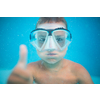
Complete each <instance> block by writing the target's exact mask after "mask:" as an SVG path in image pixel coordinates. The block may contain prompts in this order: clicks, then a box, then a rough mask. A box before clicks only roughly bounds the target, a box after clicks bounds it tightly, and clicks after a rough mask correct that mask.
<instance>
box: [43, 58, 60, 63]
mask: <svg viewBox="0 0 100 100" xmlns="http://www.w3.org/2000/svg"><path fill="white" fill-rule="evenodd" d="M44 61H45V62H46V63H48V64H55V63H57V62H59V60H57V59H48V60H44Z"/></svg>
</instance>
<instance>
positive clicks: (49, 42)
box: [44, 36, 57, 51]
mask: <svg viewBox="0 0 100 100" xmlns="http://www.w3.org/2000/svg"><path fill="white" fill-rule="evenodd" d="M44 49H46V50H50V51H51V50H55V49H57V46H56V44H55V42H54V40H53V37H52V36H49V37H48V40H47V43H46V45H45V48H44Z"/></svg>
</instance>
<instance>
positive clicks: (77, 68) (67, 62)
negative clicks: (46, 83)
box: [64, 59, 86, 71]
mask: <svg viewBox="0 0 100 100" xmlns="http://www.w3.org/2000/svg"><path fill="white" fill-rule="evenodd" d="M64 63H65V66H69V67H70V68H71V69H72V70H74V71H82V70H86V69H85V68H84V67H83V66H82V65H81V64H79V63H76V62H74V61H71V60H67V59H64Z"/></svg>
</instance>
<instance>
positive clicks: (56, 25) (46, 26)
mask: <svg viewBox="0 0 100 100" xmlns="http://www.w3.org/2000/svg"><path fill="white" fill-rule="evenodd" d="M37 28H43V29H56V28H66V26H65V24H64V23H62V22H58V23H43V24H40V25H38V26H37Z"/></svg>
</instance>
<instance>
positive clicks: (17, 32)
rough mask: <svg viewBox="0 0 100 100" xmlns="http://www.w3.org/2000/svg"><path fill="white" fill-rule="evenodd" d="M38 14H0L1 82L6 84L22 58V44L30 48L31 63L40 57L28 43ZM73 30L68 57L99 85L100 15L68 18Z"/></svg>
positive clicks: (69, 28) (29, 60) (69, 25)
mask: <svg viewBox="0 0 100 100" xmlns="http://www.w3.org/2000/svg"><path fill="white" fill-rule="evenodd" d="M38 19H39V18H38V17H9V18H7V17H3V18H1V17H0V83H5V82H6V79H7V77H8V76H9V74H10V72H11V70H12V69H13V68H14V66H15V65H16V64H17V62H18V59H19V46H20V44H25V45H26V46H27V49H28V62H27V63H30V62H34V61H37V60H40V58H39V57H38V55H37V53H36V50H35V48H34V47H33V46H32V45H31V44H30V43H29V34H30V32H31V31H32V30H33V29H35V25H36V22H37V21H38ZM65 19H66V21H67V23H68V30H70V32H71V33H72V43H71V44H70V46H69V48H68V51H67V54H66V56H65V58H66V59H69V60H72V61H74V62H76V63H80V64H81V65H83V66H84V67H85V68H86V69H87V70H88V72H89V73H90V75H91V77H92V79H93V81H94V83H97V84H98V83H99V84H100V18H99V17H66V18H65Z"/></svg>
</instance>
